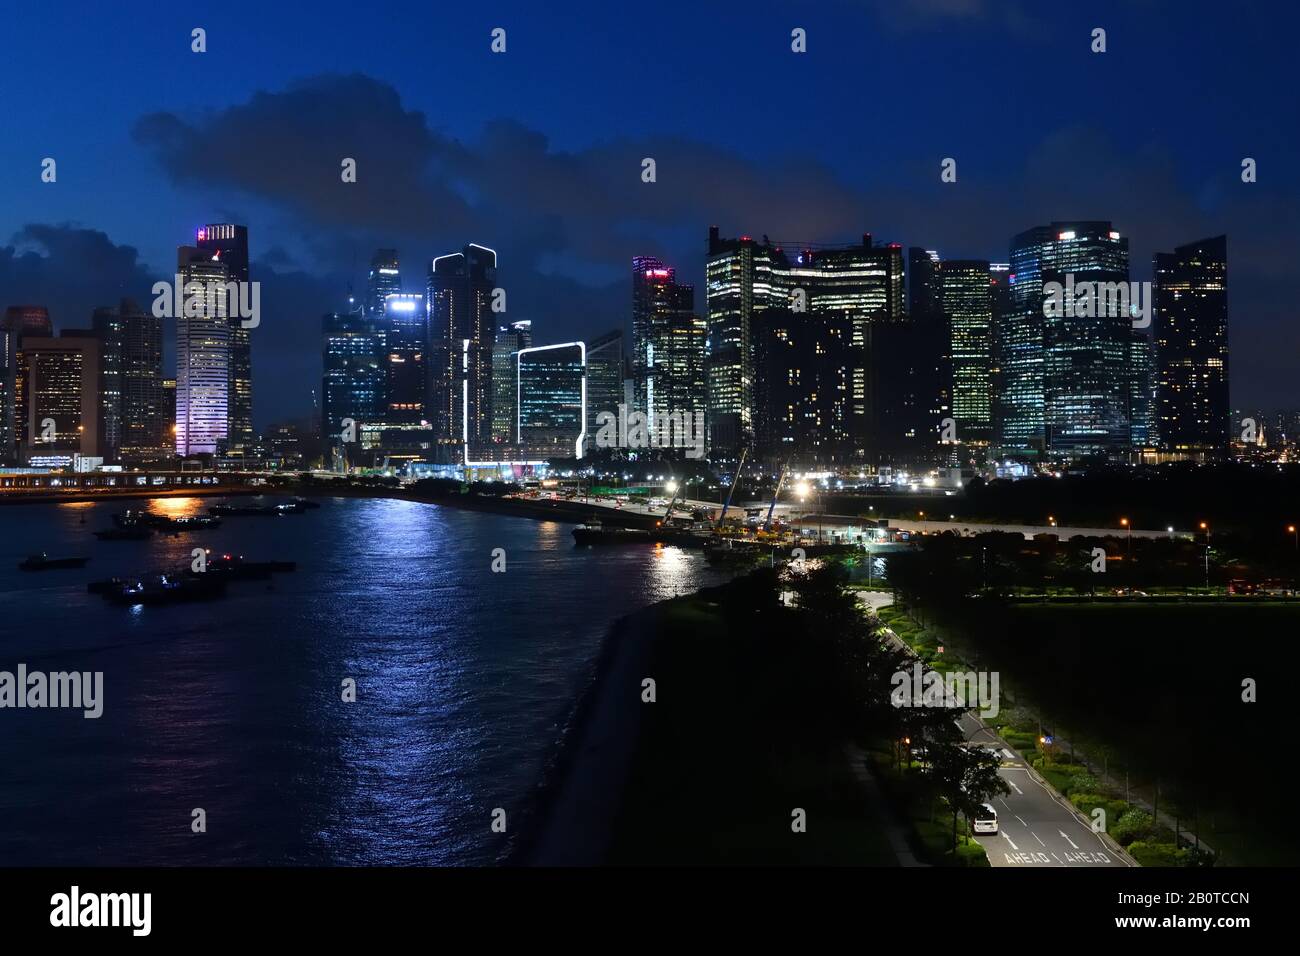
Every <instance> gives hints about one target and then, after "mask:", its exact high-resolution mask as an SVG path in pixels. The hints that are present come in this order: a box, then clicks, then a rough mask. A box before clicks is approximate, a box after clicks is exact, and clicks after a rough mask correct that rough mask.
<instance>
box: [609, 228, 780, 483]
mask: <svg viewBox="0 0 1300 956" xmlns="http://www.w3.org/2000/svg"><path fill="white" fill-rule="evenodd" d="M783 258H784V257H783V256H782V254H781V252H780V250H777V249H773V248H772V247H771V245H770V244H768V243H766V242H764V243H761V244H760V243H757V242H755V241H754V240H753V239H752V238H750V237H749V236H741V237H740V238H739V239H723V238H721V237H720V236H719V233H718V227H717V226H710V227H709V246H708V260H707V262H706V264H705V298H706V301H707V311H708V338H707V344H706V354H705V374H706V380H707V388H708V432H709V441H708V444H709V447H710V448H711V449H712V450H713V452H714V453H715V454H716V455H718V456H719V457H720V458H722V459H734V458H736V457H738V456H739V455H740V452H741V451H742V449H745V448H748V447H750V445H752V444H753V440H754V349H753V342H752V339H751V335H752V328H753V319H754V316H755V315H756V314H758V313H761V312H762V311H763V310H764V309H767V308H772V307H775V306H778V305H784V304H785V303H784V302H782V301H781V299H780V295H779V292H778V290H776V289H775V288H774V284H773V283H774V280H773V276H772V270H773V265H774V263H775V262H776V261H777V260H779V259H783ZM633 373H634V374H635V369H633Z"/></svg>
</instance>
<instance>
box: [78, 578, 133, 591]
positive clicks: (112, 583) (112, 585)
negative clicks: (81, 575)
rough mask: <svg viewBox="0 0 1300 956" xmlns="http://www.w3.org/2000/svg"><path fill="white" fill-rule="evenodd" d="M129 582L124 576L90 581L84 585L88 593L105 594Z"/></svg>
mask: <svg viewBox="0 0 1300 956" xmlns="http://www.w3.org/2000/svg"><path fill="white" fill-rule="evenodd" d="M130 583H131V582H130V581H129V580H127V579H126V578H118V577H112V578H109V579H108V580H106V581H91V582H90V583H89V584H87V585H86V592H87V593H88V594H107V593H109V592H110V591H116V590H118V589H119V588H122V587H124V586H125V585H127V584H130Z"/></svg>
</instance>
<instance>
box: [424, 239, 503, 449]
mask: <svg viewBox="0 0 1300 956" xmlns="http://www.w3.org/2000/svg"><path fill="white" fill-rule="evenodd" d="M496 274H497V254H496V253H495V252H494V251H493V250H491V249H489V248H487V247H486V246H480V245H477V244H476V243H470V244H469V245H467V246H466V247H465V248H464V249H463V250H462V251H460V252H455V253H451V254H449V255H445V256H438V257H437V258H436V259H434V260H433V261H432V262H431V263H430V265H429V289H428V303H429V306H428V307H429V403H428V418H429V421H430V423H431V424H432V427H433V434H434V438H435V441H436V443H437V445H438V457H439V458H440V459H442V460H444V461H462V460H464V458H463V457H462V456H463V455H465V454H470V455H472V454H473V452H472V451H470V449H469V448H465V447H462V446H471V447H472V446H478V445H485V444H487V443H488V442H490V441H491V439H492V351H493V340H494V338H495V333H496V322H495V321H493V320H494V318H496V315H495V313H493V311H492V299H493V292H494V289H495V288H496Z"/></svg>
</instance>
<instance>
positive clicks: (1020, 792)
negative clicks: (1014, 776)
mask: <svg viewBox="0 0 1300 956" xmlns="http://www.w3.org/2000/svg"><path fill="white" fill-rule="evenodd" d="M1007 783H1009V784H1011V789H1012V790H1014V791H1015V792H1016V793H1018V794H1020V795H1021V796H1022V797H1023V796H1024V795H1025V791H1023V790H1021V789H1020V788H1019V787H1017V786H1016V784H1015V781H1014V780H1007Z"/></svg>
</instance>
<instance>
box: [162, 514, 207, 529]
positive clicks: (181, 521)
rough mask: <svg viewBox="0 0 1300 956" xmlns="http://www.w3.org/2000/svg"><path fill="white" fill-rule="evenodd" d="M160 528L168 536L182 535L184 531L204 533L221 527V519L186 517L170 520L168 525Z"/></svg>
mask: <svg viewBox="0 0 1300 956" xmlns="http://www.w3.org/2000/svg"><path fill="white" fill-rule="evenodd" d="M159 527H160V528H161V529H162V530H163V531H166V532H167V533H168V534H180V533H181V532H182V531H203V530H211V529H212V528H220V527H221V519H220V518H217V517H214V516H213V515H184V516H182V517H180V518H168V519H167V523H166V524H163V525H159Z"/></svg>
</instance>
